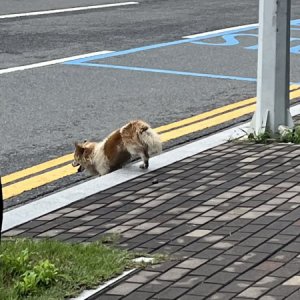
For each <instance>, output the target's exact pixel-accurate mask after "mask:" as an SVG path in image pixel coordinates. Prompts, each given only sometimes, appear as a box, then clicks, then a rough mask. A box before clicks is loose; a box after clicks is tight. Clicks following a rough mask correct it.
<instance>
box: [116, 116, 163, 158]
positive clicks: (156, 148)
mask: <svg viewBox="0 0 300 300" xmlns="http://www.w3.org/2000/svg"><path fill="white" fill-rule="evenodd" d="M120 133H121V136H122V140H123V142H124V145H125V147H126V148H127V149H129V152H130V153H132V154H137V153H136V152H140V151H141V150H142V149H146V150H147V152H148V153H149V154H154V153H160V152H161V151H162V144H161V141H160V137H159V135H158V134H157V133H156V132H155V131H154V130H153V129H152V128H151V127H150V125H149V124H147V123H146V122H144V121H141V120H137V121H132V122H129V123H128V124H126V125H125V126H123V127H122V128H121V130H120Z"/></svg>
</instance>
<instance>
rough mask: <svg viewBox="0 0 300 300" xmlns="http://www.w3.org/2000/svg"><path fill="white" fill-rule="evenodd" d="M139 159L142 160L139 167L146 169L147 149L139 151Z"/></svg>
mask: <svg viewBox="0 0 300 300" xmlns="http://www.w3.org/2000/svg"><path fill="white" fill-rule="evenodd" d="M140 156H141V159H142V160H143V164H141V165H140V168H141V169H148V167H149V154H148V150H147V149H144V150H143V151H142V152H141V153H140Z"/></svg>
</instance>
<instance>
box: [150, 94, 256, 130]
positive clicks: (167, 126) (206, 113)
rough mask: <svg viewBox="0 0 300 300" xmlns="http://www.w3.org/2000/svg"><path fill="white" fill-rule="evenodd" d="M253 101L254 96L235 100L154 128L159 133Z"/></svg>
mask: <svg viewBox="0 0 300 300" xmlns="http://www.w3.org/2000/svg"><path fill="white" fill-rule="evenodd" d="M255 101H256V98H250V99H247V100H243V101H240V102H237V103H233V104H229V105H226V106H222V107H220V108H216V109H213V110H210V111H208V112H205V113H202V114H200V115H197V116H193V117H190V118H187V119H184V120H181V121H178V122H174V123H170V124H167V125H164V126H160V127H157V128H155V131H156V132H158V133H160V132H162V131H166V130H170V129H174V128H178V127H181V126H184V125H187V124H190V123H194V122H197V121H200V120H203V119H206V118H209V117H212V116H214V115H217V114H220V113H223V112H226V111H228V110H233V109H235V108H238V107H241V106H246V105H249V104H253V103H255Z"/></svg>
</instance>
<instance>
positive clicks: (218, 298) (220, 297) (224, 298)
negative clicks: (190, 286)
mask: <svg viewBox="0 0 300 300" xmlns="http://www.w3.org/2000/svg"><path fill="white" fill-rule="evenodd" d="M235 295H236V294H234V293H221V292H218V293H215V294H214V295H212V296H210V297H209V298H207V299H208V300H229V299H233V298H234V296H235Z"/></svg>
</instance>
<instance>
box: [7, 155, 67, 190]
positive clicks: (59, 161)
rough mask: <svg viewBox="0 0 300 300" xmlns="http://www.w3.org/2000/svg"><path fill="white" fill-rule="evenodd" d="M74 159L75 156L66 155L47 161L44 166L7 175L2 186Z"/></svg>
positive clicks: (36, 166) (40, 165)
mask: <svg viewBox="0 0 300 300" xmlns="http://www.w3.org/2000/svg"><path fill="white" fill-rule="evenodd" d="M72 159H73V154H67V155H64V156H61V157H58V158H55V159H52V160H49V161H46V162H44V163H42V164H39V165H35V166H33V167H30V168H27V169H24V170H21V171H18V172H15V173H12V174H9V175H6V176H3V177H2V184H6V183H9V182H12V181H15V180H18V179H20V178H23V177H26V176H29V175H32V174H35V173H38V172H41V171H44V170H47V169H49V168H52V167H55V166H58V165H61V164H63V163H66V162H68V161H70V160H72Z"/></svg>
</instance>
